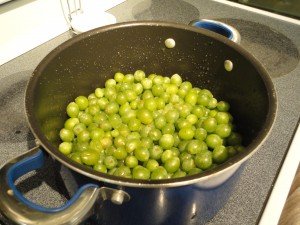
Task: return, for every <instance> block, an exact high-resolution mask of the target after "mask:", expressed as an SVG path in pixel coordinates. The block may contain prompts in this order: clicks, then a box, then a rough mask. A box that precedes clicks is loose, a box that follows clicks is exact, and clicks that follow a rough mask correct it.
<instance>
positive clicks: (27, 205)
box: [0, 147, 129, 225]
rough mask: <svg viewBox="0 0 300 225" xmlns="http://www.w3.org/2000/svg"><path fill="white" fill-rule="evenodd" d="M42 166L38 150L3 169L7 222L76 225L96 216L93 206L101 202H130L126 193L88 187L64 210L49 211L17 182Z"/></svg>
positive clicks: (0, 207)
mask: <svg viewBox="0 0 300 225" xmlns="http://www.w3.org/2000/svg"><path fill="white" fill-rule="evenodd" d="M43 165H44V152H43V151H42V150H40V149H39V147H35V148H33V149H32V150H30V151H28V152H26V153H25V154H23V155H21V156H19V157H17V158H15V159H13V160H11V161H9V162H8V163H6V164H5V165H4V166H3V167H2V168H1V169H0V199H1V201H0V212H1V213H2V214H3V216H4V217H6V218H7V219H8V220H10V221H13V222H14V223H16V224H22V225H53V224H57V225H58V224H63V225H75V224H79V223H81V222H82V221H84V220H85V219H86V218H88V217H89V216H90V215H91V214H92V213H93V209H94V204H95V202H96V201H98V200H99V201H104V200H111V201H113V202H114V203H116V204H122V202H125V201H128V200H129V195H128V194H127V193H126V192H124V191H121V190H115V189H111V188H106V187H101V188H100V187H99V186H98V185H97V184H86V185H84V186H82V187H80V188H79V189H78V190H77V192H76V193H75V195H74V196H73V197H72V198H71V199H70V200H69V201H67V203H66V204H65V205H63V206H61V207H58V208H46V207H43V206H40V205H37V204H35V203H33V202H31V201H29V200H28V199H26V198H25V197H24V196H23V195H22V193H21V192H19V191H18V189H17V188H16V186H15V184H14V182H15V180H16V179H18V178H19V177H21V176H22V175H24V174H26V173H28V172H30V171H32V170H35V169H38V168H41V167H42V166H43Z"/></svg>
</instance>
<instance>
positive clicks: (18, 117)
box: [0, 0, 300, 225]
mask: <svg viewBox="0 0 300 225" xmlns="http://www.w3.org/2000/svg"><path fill="white" fill-rule="evenodd" d="M109 12H110V13H112V14H113V15H115V16H116V18H117V21H118V22H123V21H131V20H165V21H174V22H180V23H185V24H188V23H189V22H190V21H191V20H194V19H199V18H206V19H217V20H221V21H223V22H226V23H228V24H230V25H232V26H234V27H236V28H237V29H238V30H239V31H240V33H241V36H242V41H241V45H242V46H243V47H244V48H245V49H246V50H248V51H249V52H250V53H252V54H253V55H254V56H255V57H256V58H257V59H258V60H259V61H260V62H261V63H262V64H263V65H264V66H265V68H266V69H267V71H268V72H269V74H270V76H271V78H272V81H273V82H274V85H275V88H276V92H277V97H278V113H277V116H276V121H275V124H274V127H273V129H272V131H271V133H270V135H269V137H268V138H267V140H266V141H265V143H264V144H263V146H262V147H261V148H260V149H259V150H258V152H257V153H256V154H255V155H254V156H253V157H252V158H251V159H249V160H248V161H247V162H246V163H245V164H244V165H243V166H242V167H241V168H240V169H239V171H238V173H239V179H238V181H237V182H236V184H235V186H234V191H233V194H232V195H231V196H230V197H229V198H228V200H227V203H226V204H225V205H224V207H222V208H221V209H220V210H219V211H218V213H217V214H216V215H215V216H214V217H213V218H212V219H211V220H210V221H208V222H207V224H209V225H216V224H222V225H224V224H236V225H239V224H241V225H245V224H256V223H258V221H259V219H260V215H261V212H262V210H263V208H264V205H265V202H266V201H267V199H268V196H269V193H270V191H271V190H272V186H273V183H274V181H275V180H276V176H277V174H278V171H279V170H280V167H281V164H282V161H283V160H284V157H285V155H286V153H287V151H288V146H289V142H290V141H291V139H292V136H293V132H294V129H295V127H296V125H297V121H298V119H299V111H300V99H299V96H300V88H299V85H300V76H299V73H300V64H299V58H300V56H299V52H298V51H299V49H300V38H299V37H300V26H299V25H296V24H293V23H288V22H285V21H282V20H278V19H275V18H270V17H266V16H263V15H259V14H255V13H252V12H248V11H245V10H241V9H237V8H233V7H230V6H227V5H223V4H221V3H217V2H214V1H207V0H186V1H179V0H168V1H164V0H152V1H151V0H144V1H137V0H127V1H126V2H124V3H123V4H121V5H119V6H117V7H115V8H113V9H111V10H110V11H109ZM70 37H71V35H70V33H69V32H66V33H64V34H62V35H60V36H58V37H57V38H55V39H53V40H51V41H49V42H47V43H45V44H43V45H41V46H39V47H37V48H35V49H33V50H32V51H30V52H28V53H26V54H24V55H22V56H19V57H18V58H16V59H14V60H12V61H10V62H8V63H6V64H4V65H2V66H0V124H1V127H0V153H1V157H0V165H3V164H4V163H5V162H6V161H8V160H9V159H12V158H13V157H15V156H17V155H19V154H21V153H23V152H25V151H27V150H28V149H30V148H32V147H33V146H35V143H34V137H33V135H32V134H31V132H30V129H29V127H28V126H27V121H26V116H25V109H24V94H25V89H26V83H27V81H28V79H29V77H30V75H31V73H32V71H33V70H34V68H35V67H36V66H37V64H38V63H39V62H40V61H41V59H42V58H43V57H45V56H46V54H47V53H49V52H50V51H51V50H52V49H53V48H54V47H56V46H58V45H59V44H60V43H62V42H64V41H66V40H68V39H69V38H70ZM53 177H55V176H54V174H53V169H52V164H51V162H50V161H49V162H47V167H45V168H44V169H42V170H40V171H38V172H32V173H30V174H28V175H26V176H24V177H22V178H21V179H20V180H18V182H17V183H18V188H19V189H20V190H21V191H22V192H23V193H25V196H26V197H27V198H29V199H30V200H32V201H34V202H37V203H40V204H42V205H44V206H47V207H55V206H59V205H61V204H63V203H64V202H65V200H66V197H65V195H64V194H62V192H61V189H60V184H57V182H56V181H55V180H54V179H53ZM45 193H46V194H45ZM196 222H197V221H196ZM0 224H1V222H0ZM195 224H197V223H195Z"/></svg>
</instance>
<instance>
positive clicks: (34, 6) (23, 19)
mask: <svg viewBox="0 0 300 225" xmlns="http://www.w3.org/2000/svg"><path fill="white" fill-rule="evenodd" d="M62 1H66V0H62ZM124 1H125V0H101V1H97V0H85V1H84V0H82V6H83V9H85V8H93V10H97V11H99V12H103V11H106V10H108V9H110V8H112V7H114V6H116V5H118V4H120V3H122V2H124ZM0 28H1V35H0V65H2V64H4V63H6V62H8V61H10V60H11V59H13V58H15V57H17V56H19V55H21V54H23V53H25V52H27V51H29V50H31V49H33V48H34V47H36V46H38V45H40V44H42V43H45V42H46V41H48V40H51V39H52V38H54V37H57V36H58V35H60V34H62V33H63V32H66V31H67V30H68V29H69V26H68V23H67V21H66V20H65V17H64V14H63V11H62V6H61V1H60V0H18V1H11V2H7V3H5V4H3V5H0Z"/></svg>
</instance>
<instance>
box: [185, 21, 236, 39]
mask: <svg viewBox="0 0 300 225" xmlns="http://www.w3.org/2000/svg"><path fill="white" fill-rule="evenodd" d="M189 25H192V26H195V27H199V28H204V29H206V30H210V31H213V32H215V33H218V34H221V35H223V36H225V37H227V38H228V39H230V40H231V41H233V42H235V43H237V44H240V42H241V35H240V33H239V32H238V30H237V29H235V28H234V27H232V26H230V25H228V24H226V23H223V22H220V21H216V20H208V19H202V20H193V21H191V22H190V23H189Z"/></svg>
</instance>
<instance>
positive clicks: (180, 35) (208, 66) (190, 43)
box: [0, 21, 277, 225]
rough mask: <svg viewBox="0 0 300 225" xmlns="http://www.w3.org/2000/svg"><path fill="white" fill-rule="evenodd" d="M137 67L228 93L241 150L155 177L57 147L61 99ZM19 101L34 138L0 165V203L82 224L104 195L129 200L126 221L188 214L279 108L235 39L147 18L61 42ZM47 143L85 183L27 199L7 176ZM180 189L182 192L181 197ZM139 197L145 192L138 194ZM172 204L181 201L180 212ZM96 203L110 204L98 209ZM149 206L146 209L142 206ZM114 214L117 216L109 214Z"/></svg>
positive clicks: (8, 210)
mask: <svg viewBox="0 0 300 225" xmlns="http://www.w3.org/2000/svg"><path fill="white" fill-rule="evenodd" d="M194 25H195V24H194ZM198 25H199V24H198ZM219 25H220V24H219ZM200 27H201V26H200ZM206 28H207V27H206ZM168 38H173V39H174V40H175V42H176V46H175V47H174V48H171V49H168V48H166V46H165V45H164V41H165V40H166V39H168ZM237 40H238V39H237ZM225 61H226V62H231V63H232V65H233V69H232V71H227V70H226V69H225V68H224V62H225ZM136 69H142V70H145V71H146V72H147V73H153V72H154V73H159V74H163V75H172V74H174V73H178V74H181V75H182V77H183V78H184V79H186V80H189V81H191V82H192V83H193V85H194V86H198V87H200V88H204V87H205V88H208V89H210V90H212V92H213V93H214V94H215V96H216V98H221V99H224V100H226V101H228V102H230V104H231V113H232V114H233V116H234V118H235V119H236V123H237V128H238V130H239V132H240V133H242V135H243V136H244V145H245V146H246V151H245V152H243V153H240V154H238V155H237V156H235V157H233V158H231V159H230V160H229V161H227V162H226V163H224V164H222V165H219V166H217V167H216V168H214V169H212V170H208V171H205V172H203V173H201V174H197V175H193V176H188V177H184V178H178V179H168V180H158V181H148V180H147V181H145V180H133V179H126V178H120V177H115V176H111V175H108V174H103V173H100V172H97V171H94V170H92V169H91V168H88V167H86V166H83V165H80V164H77V163H76V162H74V161H72V160H70V159H69V158H67V157H65V156H64V155H63V154H61V153H60V152H59V151H58V148H57V147H58V144H59V135H58V133H59V130H60V129H61V128H62V127H63V123H64V121H65V119H66V113H65V107H66V105H67V103H68V102H70V101H72V100H73V99H74V98H75V97H76V96H78V95H87V94H89V93H91V92H92V91H93V90H94V89H95V88H96V87H98V86H101V85H103V84H104V81H105V80H106V79H108V78H110V77H112V75H113V74H114V72H116V71H122V72H125V73H127V72H128V73H129V72H132V71H134V70H136ZM25 103H26V112H27V117H28V121H29V126H30V128H31V131H32V133H33V134H34V136H35V137H36V139H37V145H38V147H37V148H34V149H33V150H31V151H29V152H27V153H25V154H24V155H22V156H20V157H18V158H16V159H14V160H12V161H11V162H9V163H7V164H6V165H5V166H4V167H3V168H2V169H1V170H0V182H1V184H3V185H1V187H0V198H1V200H2V201H1V202H0V211H1V212H2V213H3V214H4V215H5V216H6V217H7V218H9V219H10V220H13V221H15V222H16V223H19V224H43V225H45V224H53V221H55V224H78V223H79V222H81V221H83V220H84V219H85V218H87V217H88V216H89V215H90V213H91V212H92V211H93V210H95V203H96V202H97V201H101V202H103V201H104V200H111V201H112V202H114V203H116V204H123V203H124V202H127V201H128V202H127V203H124V204H123V205H122V206H120V207H121V209H123V211H124V210H125V208H126V206H128V208H130V209H131V211H134V210H136V211H137V212H140V213H139V215H135V216H136V218H135V219H134V220H132V217H134V216H133V215H132V214H131V215H128V214H130V213H129V212H128V213H127V214H126V215H127V216H130V217H131V218H124V219H123V220H121V221H122V224H132V221H138V222H139V223H140V224H141V223H142V224H157V223H158V221H168V217H170V216H172V215H173V216H175V215H177V216H178V217H179V218H184V213H185V209H186V207H191V204H190V203H191V202H193V203H195V208H196V209H197V207H198V205H197V204H198V203H197V198H198V197H199V195H198V194H197V193H198V192H199V190H201V191H202V192H203V191H204V193H205V189H206V190H207V189H211V188H215V187H218V186H220V185H221V184H223V183H224V182H225V181H226V180H228V179H229V178H230V177H231V176H232V175H233V174H234V173H235V172H236V170H237V169H238V168H239V167H240V166H241V164H242V163H243V162H245V161H246V160H247V159H248V158H250V157H251V156H252V155H253V154H254V153H255V151H256V150H257V149H258V148H259V146H260V145H261V144H262V143H263V141H264V140H265V139H266V137H267V136H268V134H269V132H270V129H271V127H272V124H273V122H274V119H275V113H276V107H277V104H276V96H275V90H274V86H273V84H272V82H271V79H270V77H269V76H268V74H267V72H266V71H265V69H264V68H263V67H262V66H261V65H260V63H259V62H258V61H257V60H256V59H255V58H254V57H253V56H252V55H250V54H249V53H248V52H247V51H245V50H244V49H243V48H242V47H241V46H239V45H238V44H236V43H234V42H232V41H231V40H228V39H226V38H225V37H223V36H222V35H219V34H216V33H213V32H211V31H207V30H204V29H199V28H195V27H192V26H187V25H181V24H175V23H166V22H149V21H143V22H128V23H120V24H115V25H110V26H106V27H103V28H99V29H95V30H92V31H90V32H87V33H83V34H81V35H78V36H76V37H75V38H72V39H71V40H69V41H67V42H65V43H64V44H62V45H60V46H59V47H57V48H56V49H55V50H53V51H52V52H51V53H50V54H49V55H48V56H47V57H46V58H44V59H43V60H42V62H41V63H40V64H39V65H38V67H37V68H36V70H35V71H34V73H33V75H32V77H31V78H30V81H29V83H28V86H27V91H26V99H25ZM39 149H43V150H39ZM44 150H45V151H46V152H47V153H49V154H50V156H51V157H53V158H54V159H55V160H56V161H57V162H59V163H60V164H61V165H62V166H63V167H66V168H68V169H70V171H72V173H75V174H78V177H81V179H85V178H87V179H88V182H90V183H91V184H87V183H88V182H86V181H85V182H81V183H85V185H83V186H82V187H80V188H79V190H78V192H77V193H76V194H75V195H74V196H73V198H72V199H71V200H70V201H69V202H68V203H67V204H66V205H65V206H62V207H59V208H56V209H48V208H44V207H41V206H38V205H35V204H33V203H31V202H29V201H28V200H26V199H25V198H24V197H23V196H22V195H21V193H19V191H18V190H17V189H16V187H15V186H14V184H13V182H14V180H15V179H17V178H18V177H19V176H21V175H22V174H25V173H26V172H28V171H30V170H33V169H36V168H39V167H41V166H42V164H43V162H42V161H43V154H44V153H43V151H44ZM159 191H161V193H162V194H161V196H162V197H161V199H162V201H167V202H168V204H167V205H170V206H169V208H167V209H166V210H168V209H170V210H169V211H168V213H166V214H165V215H164V216H160V215H159V211H158V210H157V208H155V207H158V205H157V204H158V203H157V202H158V194H157V193H158V192H159ZM176 193H177V194H176ZM180 193H181V194H180ZM182 193H186V194H185V195H186V199H184V198H182ZM137 196H139V197H137ZM170 196H171V197H170ZM176 196H177V197H178V196H181V197H179V198H180V199H181V198H182V199H181V200H180V201H177V200H176ZM197 196H198V197H197ZM141 197H142V198H145V199H143V201H142V202H141V200H140V199H139V198H141ZM164 198H165V199H164ZM187 199H189V200H190V203H189V202H187ZM143 202H148V204H142V203H143ZM96 205H99V203H97V204H96ZM171 205H172V206H171ZM124 207H125V208H124ZM149 207H150V209H149ZM178 207H179V208H180V207H181V209H182V210H179V211H178ZM96 208H97V207H96ZM198 208H199V207H198ZM98 209H99V207H98ZM101 210H103V212H104V211H105V212H106V213H109V211H106V210H105V209H103V208H101ZM146 210H149V211H151V213H149V214H145V215H143V212H145V211H146ZM125 211H126V210H125ZM126 212H127V211H126ZM198 214H199V213H198ZM200 214H201V213H200ZM122 215H123V214H122ZM126 215H123V216H124V217H126ZM110 219H114V218H113V216H111V218H110ZM151 219H153V220H152V221H151ZM107 221H112V220H107ZM116 221H120V220H116ZM149 221H150V222H149ZM176 221H177V222H178V223H173V224H185V222H184V221H181V220H176ZM107 223H109V222H107ZM112 223H113V222H110V225H111V224H112ZM160 224H163V223H161V222H160Z"/></svg>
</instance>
